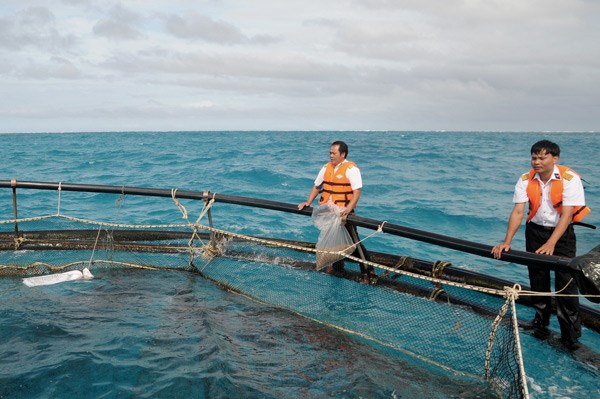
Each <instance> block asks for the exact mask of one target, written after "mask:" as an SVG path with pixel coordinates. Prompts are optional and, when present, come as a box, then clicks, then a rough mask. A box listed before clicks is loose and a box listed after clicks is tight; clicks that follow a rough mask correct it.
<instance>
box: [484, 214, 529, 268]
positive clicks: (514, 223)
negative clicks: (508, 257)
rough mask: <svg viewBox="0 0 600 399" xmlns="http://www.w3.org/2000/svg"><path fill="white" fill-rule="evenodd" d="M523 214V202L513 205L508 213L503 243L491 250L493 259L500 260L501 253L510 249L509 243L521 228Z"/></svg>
mask: <svg viewBox="0 0 600 399" xmlns="http://www.w3.org/2000/svg"><path fill="white" fill-rule="evenodd" d="M524 214H525V202H521V203H517V204H515V206H514V207H513V210H512V212H511V213H510V217H509V218H508V227H507V228H506V236H505V237H504V242H502V243H501V244H498V245H496V246H495V247H494V248H492V254H494V258H496V259H500V257H501V256H502V252H507V251H508V250H509V249H510V243H511V242H512V239H513V238H514V236H515V234H516V233H517V230H519V227H521V223H523V215H524Z"/></svg>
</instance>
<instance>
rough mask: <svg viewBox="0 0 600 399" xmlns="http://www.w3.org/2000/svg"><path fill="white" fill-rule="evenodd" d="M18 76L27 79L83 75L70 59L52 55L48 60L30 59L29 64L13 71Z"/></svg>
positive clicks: (66, 77) (79, 76)
mask: <svg viewBox="0 0 600 399" xmlns="http://www.w3.org/2000/svg"><path fill="white" fill-rule="evenodd" d="M14 74H15V75H16V76H18V77H20V78H27V79H51V78H56V79H67V80H71V79H79V78H81V77H82V76H83V75H82V73H81V71H80V70H79V68H77V66H75V65H74V64H73V63H72V62H71V61H70V60H68V59H66V58H63V57H58V56H52V57H50V59H49V60H48V62H40V61H37V60H36V61H30V62H29V64H27V65H24V66H22V67H20V68H19V69H18V70H17V71H15V73H14Z"/></svg>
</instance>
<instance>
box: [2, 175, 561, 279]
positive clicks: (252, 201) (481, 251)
mask: <svg viewBox="0 0 600 399" xmlns="http://www.w3.org/2000/svg"><path fill="white" fill-rule="evenodd" d="M0 187H17V188H24V189H38V190H58V189H59V188H60V189H61V190H62V191H79V192H93V193H112V194H126V195H143V196H154V197H171V196H172V190H171V189H158V188H142V187H128V186H107V185H96V184H72V183H49V182H34V181H16V183H15V181H11V180H0ZM176 196H177V198H180V199H181V198H185V199H195V200H206V199H213V198H214V200H215V202H222V203H227V204H234V205H243V206H250V207H254V208H263V209H270V210H276V211H282V212H288V213H296V214H302V215H306V216H310V215H311V214H312V208H310V207H308V208H304V209H302V210H298V208H297V206H296V205H293V204H287V203H283V202H277V201H270V200H262V199H256V198H249V197H240V196H234V195H225V194H217V193H211V192H209V191H204V192H202V191H188V190H177V193H176ZM348 220H349V221H350V222H351V223H353V224H355V225H357V226H360V227H364V228H367V229H371V230H377V229H378V228H379V227H380V226H382V225H383V226H382V231H383V232H385V233H388V234H392V235H396V236H401V237H405V238H409V239H412V240H416V241H422V242H426V243H429V244H434V245H437V246H441V247H445V248H450V249H454V250H457V251H461V252H466V253H470V254H474V255H479V256H482V257H486V258H492V254H491V250H492V246H490V245H486V244H480V243H476V242H472V241H467V240H462V239H459V238H454V237H449V236H445V235H442V234H437V233H431V232H428V231H424V230H418V229H413V228H410V227H405V226H400V225H397V224H393V223H387V222H386V223H383V222H382V221H379V220H375V219H369V218H363V217H360V216H355V215H350V216H348ZM501 260H502V261H505V262H512V263H518V264H521V265H527V266H534V267H547V268H550V269H553V270H562V271H573V270H572V269H571V268H569V267H568V265H569V262H570V261H571V259H570V258H564V257H559V256H548V255H540V254H535V253H531V252H524V251H516V250H510V251H509V252H506V253H504V254H502V259H501Z"/></svg>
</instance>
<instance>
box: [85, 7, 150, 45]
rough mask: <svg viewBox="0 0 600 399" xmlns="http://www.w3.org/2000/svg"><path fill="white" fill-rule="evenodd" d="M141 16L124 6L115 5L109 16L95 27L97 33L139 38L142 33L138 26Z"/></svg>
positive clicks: (123, 37)
mask: <svg viewBox="0 0 600 399" xmlns="http://www.w3.org/2000/svg"><path fill="white" fill-rule="evenodd" d="M141 19H142V18H141V17H140V16H139V15H137V14H135V13H133V12H132V11H130V10H128V9H126V8H124V7H123V6H120V5H118V6H115V7H113V8H112V9H111V10H110V13H109V15H108V17H107V18H105V19H102V20H100V21H98V22H97V23H96V24H95V25H94V28H93V31H94V33H95V34H97V35H99V36H104V37H108V38H111V39H137V38H139V37H141V36H143V35H142V33H141V31H140V30H139V28H138V27H137V23H138V22H139V21H141Z"/></svg>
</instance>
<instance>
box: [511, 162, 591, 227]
mask: <svg viewBox="0 0 600 399" xmlns="http://www.w3.org/2000/svg"><path fill="white" fill-rule="evenodd" d="M556 166H557V167H558V171H559V174H560V175H559V177H560V178H559V179H557V180H555V179H553V180H551V181H550V199H551V200H552V205H553V206H554V208H555V209H556V211H557V212H558V213H559V214H561V212H562V197H563V187H564V182H563V179H566V180H571V179H572V178H573V176H571V175H570V174H566V172H570V173H573V174H577V173H575V172H574V171H573V170H572V169H570V168H567V167H566V166H562V165H556ZM534 176H535V171H534V170H533V169H531V170H530V171H529V173H528V174H525V175H523V180H525V179H527V180H529V183H528V184H527V197H528V198H529V213H528V214H527V221H530V220H531V219H532V218H533V217H534V216H535V214H536V212H537V211H538V209H539V208H540V203H541V202H542V189H541V187H540V181H539V180H537V179H534ZM591 211H592V210H591V209H590V208H588V207H587V206H585V205H583V206H576V207H575V210H574V212H573V222H579V221H581V219H583V218H584V217H586V216H587V214H588V213H590V212H591Z"/></svg>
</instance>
